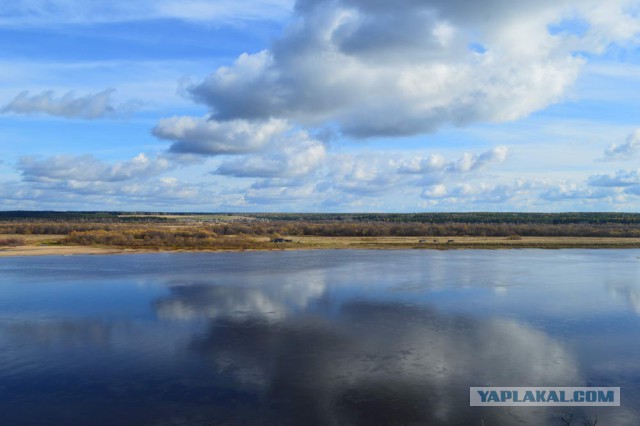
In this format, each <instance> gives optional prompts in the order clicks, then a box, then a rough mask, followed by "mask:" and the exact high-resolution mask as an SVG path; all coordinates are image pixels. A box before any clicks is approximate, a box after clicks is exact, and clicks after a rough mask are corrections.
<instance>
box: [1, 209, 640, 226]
mask: <svg viewBox="0 0 640 426" xmlns="http://www.w3.org/2000/svg"><path fill="white" fill-rule="evenodd" d="M192 217H197V218H198V220H199V221H205V222H206V221H207V217H215V218H218V220H219V221H224V217H244V218H247V219H258V220H263V221H287V222H357V223H370V222H379V223H424V224H453V223H457V224H515V225H519V224H526V225H560V224H590V225H604V224H621V225H640V213H611V212H602V213H577V212H575V213H574V212H570V213H516V212H511V213H492V212H477V213H210V212H202V213H166V212H124V211H123V212H116V211H114V212H57V211H0V221H34V220H35V221H54V222H55V221H61V222H70V221H71V222H82V221H85V222H96V223H131V222H133V223H140V222H175V223H179V222H183V221H184V220H185V219H187V218H192Z"/></svg>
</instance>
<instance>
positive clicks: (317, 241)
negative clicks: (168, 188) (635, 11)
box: [0, 212, 640, 256]
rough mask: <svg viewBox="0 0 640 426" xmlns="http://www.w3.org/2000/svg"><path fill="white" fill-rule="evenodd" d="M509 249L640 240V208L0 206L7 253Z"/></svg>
mask: <svg viewBox="0 0 640 426" xmlns="http://www.w3.org/2000/svg"><path fill="white" fill-rule="evenodd" d="M510 248H544V249H558V248H640V215H637V214H629V213H625V214H619V213H615V214H613V213H576V214H573V213H560V214H537V215H536V214H516V213H468V214H460V213H455V214H444V213H435V214H431V215H430V214H420V215H397V214H394V215H384V214H378V215H372V214H366V215H365V214H362V215H355V214H354V215H330V214H315V215H309V214H305V215H293V214H286V215H284V214H224V213H219V214H205V213H198V214H175V213H174V214H163V213H155V214H148V213H119V212H95V213H92V212H79V213H76V212H74V213H60V212H1V214H0V256H17V255H39V254H40V255H44V254H64V255H70V254H80V253H84V254H98V253H129V252H146V251H159V250H162V251H187V250H188V251H244V250H313V249H434V250H450V249H510Z"/></svg>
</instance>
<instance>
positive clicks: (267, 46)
mask: <svg viewBox="0 0 640 426" xmlns="http://www.w3.org/2000/svg"><path fill="white" fill-rule="evenodd" d="M639 93H640V1H639V0H635V1H628V0H608V1H606V2H603V1H601V0H553V1H552V0H539V1H535V2H533V1H529V0H486V1H482V2H474V1H462V0H397V1H395V2H389V1H386V0H297V1H293V0H138V1H124V0H112V1H110V2H94V1H88V0H56V1H51V0H14V1H11V2H3V3H0V154H1V156H0V209H1V210H110V211H184V212H191V211H193V212H207V211H210V212H278V211H289V212H429V211H540V212H558V211H630V212H633V211H638V210H640V167H639V164H638V162H639V160H640V118H638V115H639V114H638V113H639V112H640V96H638V94H639Z"/></svg>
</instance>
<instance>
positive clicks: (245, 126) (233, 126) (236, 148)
mask: <svg viewBox="0 0 640 426" xmlns="http://www.w3.org/2000/svg"><path fill="white" fill-rule="evenodd" d="M288 129H289V124H288V123H287V122H286V121H285V120H278V119H270V120H265V121H255V122H254V121H248V120H231V121H216V120H207V119H206V118H197V117H171V118H164V119H162V120H160V121H159V122H158V124H156V126H155V127H154V128H153V134H154V135H155V136H156V137H158V138H161V139H165V140H170V141H174V143H173V144H172V145H171V148H170V151H171V152H174V153H185V154H202V155H223V154H246V153H250V152H257V151H260V150H262V149H263V148H264V147H265V145H267V144H268V143H269V142H270V141H271V140H272V138H274V137H277V136H279V135H281V134H282V133H283V132H285V131H286V130H288Z"/></svg>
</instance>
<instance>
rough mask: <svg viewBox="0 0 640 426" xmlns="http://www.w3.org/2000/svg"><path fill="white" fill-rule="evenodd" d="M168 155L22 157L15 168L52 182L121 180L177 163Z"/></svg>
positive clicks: (155, 172) (144, 175)
mask: <svg viewBox="0 0 640 426" xmlns="http://www.w3.org/2000/svg"><path fill="white" fill-rule="evenodd" d="M175 160H176V159H174V161H171V158H170V157H168V156H156V157H155V158H150V157H149V156H148V155H146V154H144V153H142V154H139V155H137V156H136V157H134V158H132V159H130V160H126V161H121V162H117V163H115V164H107V163H104V162H102V161H100V160H98V159H97V158H95V157H93V156H91V155H82V156H77V157H72V156H55V157H49V158H38V157H28V156H27V157H22V158H21V159H20V160H19V162H18V170H20V171H21V172H22V176H23V177H24V179H25V180H27V181H39V182H52V181H74V182H121V181H126V180H131V179H139V178H148V177H152V176H157V175H159V174H162V173H164V172H166V171H168V170H171V169H173V168H175V167H177V166H178V164H179V163H178V162H176V161H175Z"/></svg>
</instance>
